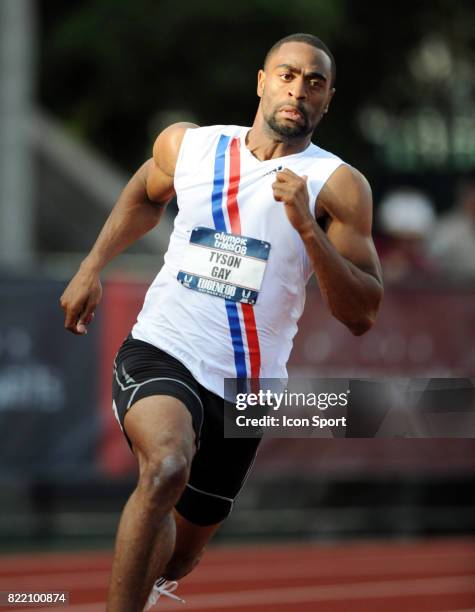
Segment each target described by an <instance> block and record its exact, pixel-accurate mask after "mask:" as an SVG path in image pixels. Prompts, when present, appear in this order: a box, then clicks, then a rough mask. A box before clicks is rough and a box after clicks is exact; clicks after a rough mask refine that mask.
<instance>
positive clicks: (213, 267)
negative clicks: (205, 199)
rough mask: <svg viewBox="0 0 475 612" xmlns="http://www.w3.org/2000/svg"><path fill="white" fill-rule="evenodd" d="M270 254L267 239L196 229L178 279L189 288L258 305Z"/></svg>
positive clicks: (204, 228)
mask: <svg viewBox="0 0 475 612" xmlns="http://www.w3.org/2000/svg"><path fill="white" fill-rule="evenodd" d="M269 251H270V244H269V243H268V242H264V240H256V239H255V238H248V237H247V236H238V235H237V234H228V233H227V232H219V231H217V230H213V229H210V228H209V227H195V229H194V230H193V231H192V232H191V236H190V242H189V243H188V245H187V247H186V251H185V255H184V258H183V263H182V266H181V268H182V269H181V270H180V271H179V272H178V276H177V279H178V281H179V282H180V283H182V285H184V286H185V287H187V288H188V289H193V290H195V291H200V292H201V293H208V294H209V295H214V296H216V297H221V298H225V299H227V300H232V301H233V302H242V303H243V304H255V303H256V300H257V297H258V295H259V290H260V288H261V284H262V279H263V277H264V272H265V269H266V265H267V259H268V257H269Z"/></svg>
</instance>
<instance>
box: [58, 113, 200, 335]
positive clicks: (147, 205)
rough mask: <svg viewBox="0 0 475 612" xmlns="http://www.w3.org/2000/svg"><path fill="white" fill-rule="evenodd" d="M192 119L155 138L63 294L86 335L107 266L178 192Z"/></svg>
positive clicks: (75, 327)
mask: <svg viewBox="0 0 475 612" xmlns="http://www.w3.org/2000/svg"><path fill="white" fill-rule="evenodd" d="M190 127H196V126H195V125H194V124H191V123H177V124H174V125H171V126H170V127H168V128H166V129H165V130H164V131H163V132H162V133H161V134H160V135H159V136H158V138H157V140H156V141H155V145H154V148H153V157H152V158H151V159H149V160H148V161H146V162H145V163H144V164H143V165H142V166H141V167H140V168H139V169H138V170H137V172H136V173H135V174H134V175H133V176H132V178H131V179H130V181H129V182H128V183H127V185H126V187H125V188H124V190H123V191H122V193H121V195H120V196H119V199H118V200H117V203H116V204H115V206H114V208H113V209H112V212H111V214H110V215H109V217H108V219H107V221H106V222H105V224H104V227H103V228H102V230H101V232H100V234H99V236H98V238H97V240H96V242H95V244H94V246H93V247H92V249H91V251H90V253H89V254H88V255H87V257H86V258H85V259H84V261H83V262H82V264H81V266H80V268H79V270H78V272H77V273H76V275H75V276H74V277H73V279H72V280H71V282H70V283H69V285H68V287H67V288H66V290H65V291H64V293H63V295H62V296H61V306H62V308H63V310H64V311H65V327H66V329H68V330H69V331H71V332H73V333H75V334H85V333H86V327H85V326H86V325H87V324H88V323H90V321H91V320H92V317H93V313H94V309H95V308H96V306H97V304H98V303H99V301H100V299H101V295H102V289H101V284H100V279H99V275H100V272H101V271H102V269H103V268H104V266H105V265H106V264H107V263H109V262H110V261H111V260H112V259H113V258H114V257H116V256H117V255H118V254H119V253H121V252H122V251H124V250H125V249H126V248H127V247H128V246H130V245H131V244H132V243H133V242H135V241H136V240H138V239H139V238H141V237H142V236H143V235H144V234H145V233H147V232H148V231H149V230H151V229H152V228H153V227H155V226H156V225H157V223H158V222H159V221H160V218H161V216H162V213H163V211H164V209H165V206H166V204H167V203H168V202H169V201H170V200H171V198H172V197H173V196H174V194H175V191H174V187H173V178H174V174H175V165H176V160H177V157H178V152H179V150H180V145H181V141H182V140H183V136H184V134H185V131H186V129H187V128H190Z"/></svg>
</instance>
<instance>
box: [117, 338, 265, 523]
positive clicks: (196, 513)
mask: <svg viewBox="0 0 475 612" xmlns="http://www.w3.org/2000/svg"><path fill="white" fill-rule="evenodd" d="M151 395H170V396H172V397H175V398H177V399H179V400H180V401H181V402H183V404H185V406H186V407H187V408H188V410H189V411H190V414H191V417H192V420H193V428H194V430H195V434H196V442H197V444H196V445H197V448H198V450H197V451H196V454H195V456H194V458H193V462H192V464H191V472H190V478H189V481H188V484H187V485H186V487H185V489H184V491H183V494H182V496H181V498H180V499H179V501H178V503H177V505H176V509H177V511H178V512H179V513H180V514H181V515H182V516H183V517H184V518H186V519H187V520H189V521H190V522H192V523H195V524H197V525H212V524H214V523H219V522H221V521H222V520H224V519H225V518H226V517H227V516H228V515H229V513H230V512H231V510H232V506H233V502H234V500H235V499H236V497H237V495H238V493H239V491H240V490H241V488H242V486H243V485H244V482H245V480H246V477H247V475H248V473H249V471H250V469H251V466H252V464H253V462H254V457H255V455H256V452H257V447H258V446H259V442H260V439H259V438H224V423H223V418H224V416H223V415H224V411H225V410H227V409H229V408H232V406H231V405H230V404H229V403H228V402H225V401H224V400H223V399H222V398H221V397H219V396H218V395H215V394H214V393H212V392H211V391H208V389H205V388H204V387H203V386H202V385H200V384H199V383H198V381H197V380H196V379H195V378H194V377H193V376H192V374H191V372H190V371H189V370H188V369H187V368H186V367H185V366H184V365H183V364H182V363H181V362H180V361H178V360H177V359H175V357H172V356H171V355H169V354H168V353H166V352H165V351H162V350H161V349H159V348H157V347H155V346H153V345H152V344H149V343H148V342H143V341H142V340H135V339H134V338H132V337H131V336H129V337H128V338H127V339H126V340H125V341H124V343H123V344H122V346H121V347H120V349H119V352H118V353H117V356H116V359H115V361H114V372H113V381H112V397H113V408H114V412H115V414H116V416H117V418H118V420H119V423H120V425H121V428H122V431H124V417H125V414H126V412H127V410H128V409H129V408H130V407H131V406H132V405H133V404H134V403H135V402H137V401H138V400H139V399H141V398H143V397H149V396H151ZM124 434H125V432H124ZM126 437H127V436H126ZM127 441H128V442H129V445H130V440H128V439H127Z"/></svg>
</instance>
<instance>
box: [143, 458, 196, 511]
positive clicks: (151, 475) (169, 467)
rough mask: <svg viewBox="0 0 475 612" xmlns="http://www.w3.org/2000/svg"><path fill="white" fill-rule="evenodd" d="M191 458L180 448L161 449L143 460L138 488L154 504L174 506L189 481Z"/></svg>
mask: <svg viewBox="0 0 475 612" xmlns="http://www.w3.org/2000/svg"><path fill="white" fill-rule="evenodd" d="M189 473H190V458H189V457H187V456H186V454H185V453H183V452H182V451H180V450H176V449H173V450H171V449H160V450H158V451H156V452H154V453H152V454H151V455H150V456H149V457H146V458H144V459H143V460H142V461H141V466H140V476H139V483H138V489H139V490H140V492H141V493H142V494H143V495H144V496H145V498H146V500H147V502H148V503H149V504H151V505H153V506H160V507H163V506H167V507H170V508H171V507H172V506H173V505H174V504H175V502H176V501H177V499H178V498H179V497H180V495H181V492H182V491H183V489H184V488H185V485H186V483H187V482H188V477H189Z"/></svg>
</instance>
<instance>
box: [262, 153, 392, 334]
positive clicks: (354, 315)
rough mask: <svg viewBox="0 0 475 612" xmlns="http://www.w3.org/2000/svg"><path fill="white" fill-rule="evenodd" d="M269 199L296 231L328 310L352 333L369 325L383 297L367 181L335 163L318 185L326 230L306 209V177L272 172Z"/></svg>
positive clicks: (349, 168) (348, 167)
mask: <svg viewBox="0 0 475 612" xmlns="http://www.w3.org/2000/svg"><path fill="white" fill-rule="evenodd" d="M273 191H274V197H275V199H276V200H277V201H280V202H282V203H283V204H284V206H285V211H286V213H287V217H288V219H289V221H290V223H291V224H292V225H293V227H294V228H295V229H296V230H297V231H298V232H299V234H300V236H301V238H302V241H303V243H304V245H305V249H306V251H307V253H308V256H309V258H310V261H311V263H312V266H313V270H314V272H315V275H316V277H317V280H318V284H319V286H320V290H321V293H322V296H323V299H324V300H325V302H326V304H327V306H328V308H329V310H330V312H331V313H332V314H333V316H334V317H336V318H337V319H338V320H339V321H341V322H342V323H344V324H345V325H346V326H347V327H348V329H349V330H350V331H351V332H352V333H353V334H355V335H361V334H364V333H365V332H366V331H368V329H370V327H371V326H372V325H373V323H374V320H375V318H376V314H377V312H378V308H379V305H380V303H381V299H382V295H383V285H382V277H381V266H380V263H379V259H378V256H377V253H376V249H375V247H374V243H373V239H372V237H371V223H372V197H371V189H370V187H369V184H368V182H367V181H366V179H365V178H364V176H363V175H362V174H360V173H359V172H358V171H357V170H355V169H354V168H351V167H350V166H346V165H343V166H340V167H339V168H338V169H337V170H336V171H335V172H334V173H333V174H332V176H331V177H330V178H329V179H328V181H327V182H326V183H325V185H324V186H323V188H322V190H321V192H320V194H319V196H318V199H317V206H316V213H317V214H318V216H321V215H323V216H324V217H326V220H327V226H326V232H325V231H323V230H322V229H321V227H320V226H319V225H318V223H317V221H316V218H315V216H313V215H312V214H311V212H310V207H309V195H308V190H307V177H305V176H303V177H299V176H298V175H296V174H295V173H293V172H292V171H291V170H288V169H285V170H283V171H282V172H279V173H278V175H277V176H276V181H275V183H274V184H273Z"/></svg>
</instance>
